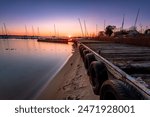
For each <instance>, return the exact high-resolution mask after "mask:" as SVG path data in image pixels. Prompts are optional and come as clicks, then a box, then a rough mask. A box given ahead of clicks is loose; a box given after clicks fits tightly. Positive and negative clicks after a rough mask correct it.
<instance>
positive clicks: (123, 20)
mask: <svg viewBox="0 0 150 117" xmlns="http://www.w3.org/2000/svg"><path fill="white" fill-rule="evenodd" d="M124 18H125V15H123V20H122V26H121V30H123V27H124Z"/></svg>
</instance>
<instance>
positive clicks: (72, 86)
mask: <svg viewBox="0 0 150 117" xmlns="http://www.w3.org/2000/svg"><path fill="white" fill-rule="evenodd" d="M36 99H37V100H95V99H99V96H96V95H94V93H93V91H92V87H91V85H90V82H89V78H88V76H87V74H86V70H85V68H84V64H83V62H82V59H81V57H80V55H79V51H78V49H75V52H74V53H73V55H72V56H71V57H70V58H69V60H68V61H67V62H66V64H65V65H64V66H63V67H62V69H61V70H60V71H59V72H58V73H57V74H56V75H55V77H54V78H53V79H52V80H51V81H50V83H48V85H47V87H46V88H45V89H44V90H43V91H42V92H41V94H40V95H39V96H37V98H36Z"/></svg>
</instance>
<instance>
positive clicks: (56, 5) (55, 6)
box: [0, 0, 150, 35]
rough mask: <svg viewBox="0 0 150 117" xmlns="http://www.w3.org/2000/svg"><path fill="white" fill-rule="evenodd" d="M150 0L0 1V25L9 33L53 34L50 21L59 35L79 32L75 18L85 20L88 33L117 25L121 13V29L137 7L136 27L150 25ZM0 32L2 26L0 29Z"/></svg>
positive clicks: (133, 16) (127, 23) (129, 22)
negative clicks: (122, 24) (38, 32)
mask: <svg viewBox="0 0 150 117" xmlns="http://www.w3.org/2000/svg"><path fill="white" fill-rule="evenodd" d="M149 4H150V0H0V26H1V27H3V23H5V24H6V26H7V29H8V32H9V33H11V34H23V33H25V25H26V26H27V31H28V34H31V33H32V26H33V27H34V30H35V33H36V32H37V27H39V29H40V34H41V35H53V33H54V24H55V25H56V30H57V33H58V32H59V34H60V35H80V34H81V31H80V25H79V22H78V18H80V19H81V22H82V24H83V21H84V20H85V22H86V27H87V31H88V33H95V32H96V24H97V25H98V30H103V29H104V20H105V21H106V25H109V24H110V25H116V26H117V27H121V23H122V18H123V14H125V25H124V27H125V28H129V27H131V26H133V24H134V22H135V17H136V14H137V11H138V9H139V8H140V14H139V18H138V22H137V26H138V27H139V25H140V24H142V25H143V28H145V27H146V26H149V28H150V14H149V13H148V12H149V11H150V7H149ZM0 32H2V28H0Z"/></svg>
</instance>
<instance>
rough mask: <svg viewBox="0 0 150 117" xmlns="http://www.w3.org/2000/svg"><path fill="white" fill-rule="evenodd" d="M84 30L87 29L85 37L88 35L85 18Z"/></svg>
mask: <svg viewBox="0 0 150 117" xmlns="http://www.w3.org/2000/svg"><path fill="white" fill-rule="evenodd" d="M84 30H85V37H86V36H87V30H86V23H85V20H84Z"/></svg>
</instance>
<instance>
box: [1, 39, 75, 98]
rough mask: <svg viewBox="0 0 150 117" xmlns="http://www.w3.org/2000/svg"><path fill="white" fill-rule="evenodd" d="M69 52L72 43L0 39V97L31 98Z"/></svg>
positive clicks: (70, 52)
mask: <svg viewBox="0 0 150 117" xmlns="http://www.w3.org/2000/svg"><path fill="white" fill-rule="evenodd" d="M71 55H72V45H71V44H57V43H44V42H37V41H36V40H21V39H18V40H15V39H10V40H9V39H5V40H2V39H1V40H0V99H33V98H34V97H35V95H36V94H37V93H39V92H40V90H42V88H43V87H45V85H46V83H48V82H49V81H50V80H51V79H52V78H53V76H54V75H55V74H56V73H57V72H58V70H59V69H60V68H61V67H62V65H63V64H64V63H65V61H66V60H67V59H68V58H69V57H70V56H71Z"/></svg>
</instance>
